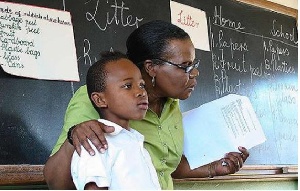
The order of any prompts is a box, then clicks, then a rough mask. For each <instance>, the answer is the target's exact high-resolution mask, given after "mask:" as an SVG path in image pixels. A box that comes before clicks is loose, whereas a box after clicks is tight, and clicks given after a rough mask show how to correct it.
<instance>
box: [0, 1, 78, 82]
mask: <svg viewBox="0 0 300 191" xmlns="http://www.w3.org/2000/svg"><path fill="white" fill-rule="evenodd" d="M0 65H1V67H2V68H3V70H4V71H5V72H7V73H9V74H12V75H16V76H23V77H30V78H36V79H45V80H66V81H79V74H78V67H77V58H76V48H75V42H74V34H73V26H72V23H71V15H70V13H69V12H66V11H61V10H55V9H49V8H42V7H36V6H29V5H22V4H16V3H8V2H0Z"/></svg>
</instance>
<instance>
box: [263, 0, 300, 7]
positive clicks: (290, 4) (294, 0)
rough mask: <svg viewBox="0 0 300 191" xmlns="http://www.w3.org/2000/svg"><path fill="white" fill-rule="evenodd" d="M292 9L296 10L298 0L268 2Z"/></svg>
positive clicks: (273, 0) (272, 0)
mask: <svg viewBox="0 0 300 191" xmlns="http://www.w3.org/2000/svg"><path fill="white" fill-rule="evenodd" d="M268 1H271V2H273V3H278V4H280V5H284V6H287V7H290V8H293V9H298V0H268Z"/></svg>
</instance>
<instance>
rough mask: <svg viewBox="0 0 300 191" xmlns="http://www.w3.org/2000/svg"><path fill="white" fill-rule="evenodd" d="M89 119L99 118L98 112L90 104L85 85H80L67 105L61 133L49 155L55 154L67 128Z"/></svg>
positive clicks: (62, 141)
mask: <svg viewBox="0 0 300 191" xmlns="http://www.w3.org/2000/svg"><path fill="white" fill-rule="evenodd" d="M91 119H99V114H98V113H97V111H96V109H95V108H94V106H93V105H92V103H91V101H90V99H89V97H88V93H87V88H86V85H84V86H81V87H80V88H79V89H78V90H77V91H76V92H75V94H74V96H73V97H72V99H71V100H70V102H69V105H68V107H67V110H66V113H65V118H64V126H63V128H62V131H61V134H60V136H59V138H58V140H57V142H56V144H55V146H54V148H53V150H52V153H51V155H53V154H55V153H56V152H57V151H58V150H59V148H60V147H61V145H62V144H63V143H64V142H65V140H66V139H67V133H68V130H69V129H70V128H71V127H72V126H73V125H77V124H79V123H82V122H84V121H88V120H91Z"/></svg>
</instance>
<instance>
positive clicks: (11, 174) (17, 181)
mask: <svg viewBox="0 0 300 191" xmlns="http://www.w3.org/2000/svg"><path fill="white" fill-rule="evenodd" d="M236 1H238V2H243V3H246V4H250V5H254V6H256V7H260V8H265V9H268V10H272V11H275V12H278V13H282V14H285V15H288V16H292V17H294V18H296V20H297V23H298V10H296V9H293V8H289V7H286V6H283V5H279V4H276V3H273V2H270V1H266V0H236ZM243 170H244V171H243V172H246V171H248V172H250V173H249V174H248V175H247V176H246V175H236V176H230V175H229V176H223V177H220V178H215V179H209V178H201V179H200V178H199V179H184V180H175V183H176V182H182V181H216V180H220V179H222V180H231V181H232V180H238V181H243V180H245V179H255V180H257V181H261V180H262V179H270V181H277V180H280V179H288V180H291V181H294V180H298V167H297V166H295V165H279V166H278V165H274V166H269V165H267V166H266V165H245V166H244V167H243ZM265 170H268V173H266V174H263V175H262V174H260V173H257V172H266V171H265ZM42 171H43V165H30V164H22V165H0V172H1V173H0V175H1V177H0V188H1V186H11V185H44V184H45V180H44V177H43V172H42ZM4 177H6V178H4Z"/></svg>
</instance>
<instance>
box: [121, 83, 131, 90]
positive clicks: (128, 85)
mask: <svg viewBox="0 0 300 191" xmlns="http://www.w3.org/2000/svg"><path fill="white" fill-rule="evenodd" d="M131 86H132V85H131V84H125V85H124V86H123V87H124V88H126V89H129V88H131Z"/></svg>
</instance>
